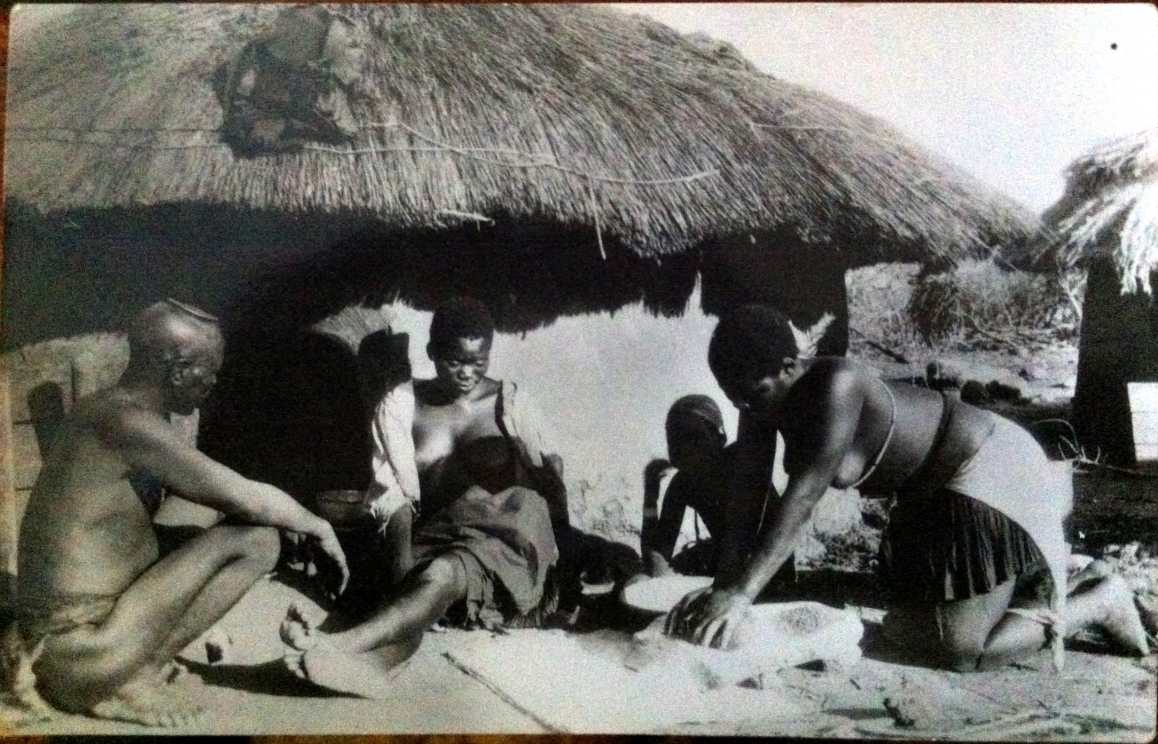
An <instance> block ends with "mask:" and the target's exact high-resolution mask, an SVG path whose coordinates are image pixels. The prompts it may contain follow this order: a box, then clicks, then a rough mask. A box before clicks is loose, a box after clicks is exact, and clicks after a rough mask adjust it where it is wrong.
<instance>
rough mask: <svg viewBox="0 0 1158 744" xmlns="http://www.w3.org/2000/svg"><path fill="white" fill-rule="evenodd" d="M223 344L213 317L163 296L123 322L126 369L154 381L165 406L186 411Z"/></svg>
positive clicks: (213, 370) (204, 386)
mask: <svg viewBox="0 0 1158 744" xmlns="http://www.w3.org/2000/svg"><path fill="white" fill-rule="evenodd" d="M224 346H225V344H224V341H223V339H222V336H221V329H220V328H219V327H218V324H217V318H215V317H214V316H212V315H210V314H209V313H207V312H205V311H204V310H200V309H198V308H196V307H193V306H192V305H186V304H184V303H182V302H177V301H176V300H164V301H162V302H158V303H156V304H153V305H150V306H149V307H147V308H145V309H144V310H142V311H141V313H140V314H139V315H138V316H137V317H136V318H135V319H134V320H133V323H132V325H131V326H130V327H129V369H128V371H126V375H127V377H129V378H130V379H137V380H143V381H149V384H154V385H158V386H160V388H161V389H162V391H163V393H164V400H165V407H166V408H167V409H168V410H171V411H176V412H179V413H185V414H188V413H191V412H192V410H193V409H194V408H196V407H197V406H198V405H200V404H201V402H202V401H203V400H204V399H205V396H207V395H208V394H209V391H210V390H211V389H212V388H213V385H214V384H215V383H216V381H217V372H218V370H219V369H220V368H221V361H222V354H223V352H224Z"/></svg>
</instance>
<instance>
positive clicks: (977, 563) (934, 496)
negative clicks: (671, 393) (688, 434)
mask: <svg viewBox="0 0 1158 744" xmlns="http://www.w3.org/2000/svg"><path fill="white" fill-rule="evenodd" d="M708 361H709V364H710V366H711V368H712V372H713V374H714V375H715V376H716V379H717V381H718V382H719V384H720V387H721V388H722V389H723V390H724V392H725V393H726V394H727V396H728V398H729V399H730V400H731V401H732V402H733V403H734V404H735V405H736V406H737V407H738V408H739V409H740V410H741V411H743V412H746V413H747V415H748V416H749V417H750V420H752V421H754V422H758V423H759V424H760V425H761V426H763V427H765V428H766V429H768V430H778V431H779V432H780V434H781V435H782V437H783V439H784V442H785V448H786V449H785V457H784V466H785V470H786V471H787V473H788V477H789V481H788V486H787V489H786V491H785V493H784V495H783V498H782V500H781V501H780V504H779V508H778V509H777V510H776V511H775V514H774V515H773V516H772V519H771V526H770V529H768V530H767V532H766V533H765V534H764V536H763V537H762V539H761V541H760V544H759V546H758V548H757V550H756V551H755V553H754V554H753V555H752V556H751V557H750V558H749V559H748V560H747V561H746V563H745V565H744V567H743V569H742V570H741V571H740V572H739V573H738V575H736V576H735V577H729V578H725V579H723V580H721V579H717V581H716V583H715V585H714V586H712V587H711V588H709V589H706V590H703V591H700V592H695V593H692V594H689V595H688V596H687V597H685V598H684V599H683V600H681V602H680V603H679V604H678V605H677V606H676V608H675V609H674V610H673V611H672V612H671V614H670V615H669V618H668V621H667V630H668V632H669V633H672V634H674V635H678V636H681V637H685V638H688V639H689V640H692V641H694V642H697V643H701V644H710V645H714V646H720V647H724V646H727V645H728V644H730V643H731V641H732V639H733V637H734V635H735V632H736V629H737V627H738V626H739V625H740V624H741V623H742V622H743V619H744V617H745V614H746V612H747V610H748V608H749V606H750V605H751V603H752V600H753V598H754V597H755V596H756V595H757V594H758V593H759V592H760V590H761V588H762V587H763V586H764V585H765V584H766V583H767V582H768V581H769V579H770V578H771V577H772V576H773V575H774V574H775V573H776V571H777V570H778V569H779V568H780V566H781V564H783V563H784V561H785V559H786V558H787V556H788V555H789V553H790V552H791V551H792V549H793V545H794V543H795V541H796V538H797V536H798V533H799V532H800V529H801V526H802V525H803V524H804V522H805V521H806V519H807V518H808V516H809V514H810V512H811V510H812V508H813V506H814V505H815V504H816V502H817V501H818V500H819V498H820V496H821V495H822V494H823V493H824V490H825V489H826V488H827V487H829V486H830V485H831V486H834V487H837V488H845V487H852V486H856V487H858V488H859V489H860V490H861V491H862V493H896V495H897V500H896V506H895V507H894V509H893V510H892V514H891V516H890V525H889V527H888V530H887V532H886V535H885V538H884V540H883V546H882V557H883V561H884V564H885V575H886V579H887V584H888V586H889V591H890V597H889V612H888V614H887V616H886V619H885V628H884V629H885V633H886V636H889V637H893V638H896V639H897V640H898V641H900V642H902V643H903V644H904V645H905V646H906V647H907V648H909V649H914V648H916V649H919V650H920V651H921V652H923V653H924V655H925V657H926V658H927V660H928V662H929V663H932V664H936V665H940V666H947V667H950V668H953V669H956V670H959V671H972V670H978V669H987V668H991V667H994V666H997V665H1002V664H1005V663H1008V662H1011V661H1014V660H1017V659H1021V658H1024V657H1026V656H1029V655H1033V654H1035V653H1036V652H1038V651H1039V650H1041V649H1043V648H1045V647H1047V646H1049V645H1053V647H1054V653H1055V663H1056V664H1057V665H1059V666H1060V663H1061V659H1060V653H1061V644H1060V640H1061V638H1062V637H1063V636H1065V635H1068V634H1072V633H1074V632H1077V631H1078V630H1081V629H1083V628H1086V627H1089V626H1096V627H1099V628H1101V629H1102V630H1103V631H1105V632H1107V633H1108V634H1109V636H1110V637H1111V638H1113V639H1114V640H1115V641H1116V642H1117V643H1118V644H1119V645H1120V646H1121V647H1122V648H1123V650H1125V651H1127V652H1129V653H1133V654H1145V653H1146V652H1147V650H1148V649H1147V639H1146V635H1145V631H1144V629H1143V627H1142V625H1141V622H1140V619H1139V616H1138V612H1137V609H1136V607H1135V606H1134V602H1133V596H1132V593H1131V592H1130V590H1129V589H1128V588H1127V586H1126V585H1125V583H1124V582H1123V581H1122V580H1121V579H1120V578H1119V577H1114V576H1111V577H1105V578H1098V579H1096V580H1095V581H1094V582H1091V583H1089V584H1086V585H1085V586H1082V587H1078V588H1077V589H1076V591H1075V593H1074V594H1073V595H1072V596H1070V597H1069V598H1068V602H1067V601H1066V596H1065V595H1066V591H1067V590H1066V577H1065V563H1066V557H1067V554H1068V546H1067V545H1066V543H1065V541H1064V538H1063V533H1062V520H1063V518H1064V517H1065V515H1066V513H1067V512H1068V509H1069V506H1070V495H1069V491H1067V490H1066V489H1067V486H1068V483H1064V482H1061V480H1060V479H1059V478H1058V477H1056V474H1057V473H1058V472H1059V471H1060V468H1057V467H1054V466H1053V464H1051V463H1050V462H1049V460H1048V459H1047V457H1046V455H1045V453H1044V452H1043V451H1042V449H1041V447H1040V446H1039V445H1038V444H1037V442H1036V441H1035V440H1034V439H1033V438H1032V437H1031V436H1030V435H1029V433H1028V432H1026V431H1024V430H1023V429H1021V428H1020V427H1018V426H1017V425H1015V424H1014V423H1012V422H1010V421H1008V420H1006V419H1004V418H1001V417H1000V416H997V415H995V414H993V413H991V412H988V411H984V410H981V409H978V408H974V407H972V406H969V405H966V404H963V403H960V402H959V401H958V400H957V399H956V398H954V397H953V396H951V395H950V394H940V393H936V392H933V391H930V390H927V389H924V388H919V387H916V386H910V385H905V384H893V383H887V382H884V381H883V380H881V379H880V377H879V376H877V375H876V374H874V373H873V372H871V371H870V370H868V369H867V368H865V367H863V366H861V365H859V364H857V363H855V362H853V361H850V360H846V359H841V358H825V357H821V358H816V359H807V360H806V359H800V358H798V351H797V348H796V342H795V341H794V339H793V334H792V333H791V330H790V328H789V327H788V322H787V320H786V319H785V317H784V316H783V315H781V314H780V313H779V312H777V311H776V310H774V309H771V308H767V307H762V306H756V305H750V306H744V307H742V308H739V309H738V310H737V311H735V312H733V313H732V314H731V315H729V316H728V317H726V318H724V319H723V320H721V321H720V323H719V325H718V326H717V328H716V330H715V332H714V334H713V336H712V340H711V343H710V346H709V350H708ZM724 539H725V541H727V540H729V539H731V538H730V535H725V536H724ZM1043 571H1044V572H1047V573H1048V575H1049V576H1050V578H1051V581H1052V598H1051V601H1050V602H1049V603H1048V606H1046V603H1045V602H1043V601H1042V600H1041V599H1039V598H1038V597H1037V596H1036V594H1035V592H1033V591H1032V588H1033V587H1032V586H1031V584H1032V583H1033V582H1032V579H1033V578H1034V577H1035V576H1041V574H1042V573H1043Z"/></svg>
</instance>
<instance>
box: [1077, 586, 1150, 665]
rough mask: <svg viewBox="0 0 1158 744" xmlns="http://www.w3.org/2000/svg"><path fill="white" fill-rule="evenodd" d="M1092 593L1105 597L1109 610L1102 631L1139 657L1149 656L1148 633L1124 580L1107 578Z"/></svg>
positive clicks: (1106, 612) (1103, 619)
mask: <svg viewBox="0 0 1158 744" xmlns="http://www.w3.org/2000/svg"><path fill="white" fill-rule="evenodd" d="M1091 591H1092V592H1095V593H1097V594H1100V595H1101V597H1100V600H1101V604H1102V607H1104V608H1105V615H1104V616H1103V618H1102V620H1101V622H1100V623H1098V625H1099V627H1101V628H1102V630H1104V631H1105V632H1106V633H1107V634H1108V635H1109V636H1110V637H1111V638H1112V639H1114V640H1115V641H1116V642H1117V643H1119V644H1120V645H1121V646H1122V647H1123V648H1124V649H1125V650H1127V651H1129V652H1130V653H1133V654H1136V655H1138V656H1145V655H1146V654H1147V653H1149V652H1150V646H1149V644H1148V643H1147V640H1146V629H1145V628H1144V627H1142V618H1141V617H1140V616H1139V614H1138V608H1137V607H1135V606H1134V593H1133V592H1131V591H1130V587H1129V586H1127V585H1126V582H1125V581H1124V580H1123V579H1122V577H1121V576H1107V577H1106V578H1104V579H1102V580H1101V581H1100V582H1099V583H1098V585H1097V586H1096V587H1094V588H1093V589H1092V590H1091Z"/></svg>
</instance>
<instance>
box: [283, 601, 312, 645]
mask: <svg viewBox="0 0 1158 744" xmlns="http://www.w3.org/2000/svg"><path fill="white" fill-rule="evenodd" d="M278 635H280V636H281V642H282V643H284V644H285V645H287V646H289V647H290V648H292V649H296V650H298V651H308V650H309V649H311V648H313V647H314V644H315V643H317V642H318V637H319V636H318V633H317V631H315V630H314V627H313V625H312V624H311V623H310V621H309V620H307V619H306V617H305V615H303V614H302V611H301V610H300V609H299V608H298V606H297V605H296V604H292V605H290V606H289V609H288V610H286V613H285V619H284V620H282V621H281V627H280V628H279V629H278Z"/></svg>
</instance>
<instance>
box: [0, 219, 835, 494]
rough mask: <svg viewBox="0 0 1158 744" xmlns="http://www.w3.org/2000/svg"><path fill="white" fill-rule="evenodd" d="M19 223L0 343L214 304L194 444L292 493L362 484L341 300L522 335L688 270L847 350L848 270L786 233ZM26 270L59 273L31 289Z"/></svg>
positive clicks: (672, 308) (362, 438) (682, 293)
mask: <svg viewBox="0 0 1158 744" xmlns="http://www.w3.org/2000/svg"><path fill="white" fill-rule="evenodd" d="M13 220H20V221H22V224H21V226H20V229H19V230H18V231H15V232H10V233H9V234H13V235H19V236H20V240H21V245H20V246H13V247H12V250H10V252H9V253H8V262H7V265H6V267H5V268H6V270H7V271H8V275H9V277H10V278H11V280H12V281H13V282H14V284H19V285H20V286H21V290H22V291H21V292H20V293H18V294H17V295H14V296H13V297H11V298H10V299H12V300H14V301H13V302H11V303H7V302H6V303H5V309H4V312H5V318H4V320H5V325H6V332H7V333H6V344H12V345H19V344H21V343H28V342H32V341H36V340H41V339H45V338H53V337H61V336H68V335H73V334H77V333H82V332H92V331H96V330H117V329H120V328H123V327H124V324H125V321H126V320H127V319H128V318H129V317H130V316H131V315H132V313H133V312H135V311H137V310H138V309H139V308H140V307H143V306H144V305H147V304H148V303H150V302H153V301H155V300H156V299H158V298H159V297H165V296H172V297H175V298H178V299H182V300H184V301H188V302H192V303H194V304H197V305H200V306H202V307H204V308H205V309H207V310H209V311H211V312H215V313H218V314H220V315H221V317H222V320H223V326H224V329H225V334H226V340H227V354H226V363H225V367H224V368H223V370H222V372H221V375H220V376H219V379H220V382H219V384H218V388H217V390H216V392H215V394H214V395H213V396H212V398H211V399H210V401H209V402H208V404H207V405H206V407H205V410H204V411H203V417H202V429H201V445H202V447H203V448H204V449H205V451H206V452H207V453H208V454H210V455H211V456H213V457H215V458H218V459H220V460H221V461H223V462H225V463H226V464H229V465H231V466H233V467H236V468H238V469H239V470H241V471H242V472H246V473H248V474H251V475H252V476H253V477H256V478H259V479H263V480H267V481H269V482H272V483H274V484H276V485H278V486H280V487H282V488H284V489H286V490H287V491H289V492H291V493H294V494H296V495H299V496H301V497H305V496H308V495H309V494H313V493H316V492H318V491H321V490H327V489H336V488H360V487H362V486H363V485H364V484H365V483H366V481H367V480H368V477H369V472H368V463H369V442H368V440H367V434H366V423H365V415H366V412H365V402H364V400H363V398H364V395H363V393H362V392H361V390H360V380H359V372H358V359H357V355H356V351H357V349H356V347H355V346H353V345H351V344H350V343H349V342H348V341H347V342H345V343H344V342H343V341H342V340H340V339H338V338H335V337H334V336H331V335H326V334H324V333H319V332H317V331H316V330H314V329H312V326H314V325H315V324H316V323H317V322H318V321H321V320H323V319H325V318H327V317H329V316H332V315H334V314H335V313H338V312H340V311H341V310H342V309H343V308H346V307H348V306H356V305H362V306H366V307H378V306H381V305H382V304H384V303H389V302H393V301H397V300H401V301H403V302H405V303H406V304H408V305H411V306H413V307H416V308H418V309H423V310H430V309H433V307H434V306H436V305H437V304H438V303H439V302H440V301H441V300H443V299H445V298H446V297H449V296H452V295H455V294H465V295H470V296H473V297H476V298H478V299H480V300H482V301H483V302H485V303H486V304H487V305H488V306H489V307H490V308H491V310H492V312H493V314H494V316H495V320H496V325H497V326H498V328H499V330H500V331H503V332H510V333H519V332H527V331H531V330H534V329H537V328H541V327H544V326H547V325H549V324H551V323H552V322H554V321H555V320H556V319H557V318H559V317H563V316H573V315H582V314H586V313H593V312H614V311H616V310H618V309H620V308H623V307H625V306H627V305H631V304H634V303H642V304H643V305H644V306H645V307H646V308H647V309H648V310H649V311H651V312H652V313H655V314H657V315H663V316H678V315H680V314H681V313H682V312H683V311H684V309H685V308H686V306H687V303H688V300H689V299H690V298H691V296H692V295H693V292H694V290H695V287H696V284H697V281H699V282H700V285H701V292H702V305H703V307H704V309H705V311H707V312H709V313H711V314H719V313H720V312H723V311H725V310H726V309H727V308H729V307H734V306H736V305H738V304H741V303H744V302H755V301H763V302H769V303H772V304H775V305H777V306H778V307H781V308H783V309H784V310H785V311H786V312H788V314H789V315H790V317H792V318H793V320H794V321H795V322H796V324H797V325H798V326H800V327H802V328H804V327H807V326H809V325H811V324H812V323H814V322H815V321H816V319H817V318H819V317H820V315H821V314H822V313H824V312H831V313H833V314H834V315H835V316H836V321H835V322H834V323H833V324H832V326H831V328H830V330H829V332H828V333H827V334H826V336H825V337H824V339H823V340H822V342H821V348H820V353H827V354H843V353H844V352H845V350H846V349H847V344H848V314H847V296H846V292H845V285H844V271H845V265H844V264H843V263H842V262H841V261H839V260H837V259H836V258H834V257H833V255H832V254H831V253H826V254H825V256H824V257H823V259H821V260H818V257H817V253H816V249H812V250H809V249H808V248H806V247H803V246H801V245H799V242H798V241H795V240H793V239H792V238H791V237H790V233H784V234H779V235H773V234H768V233H765V234H758V235H748V234H744V235H739V236H735V237H734V238H726V239H716V240H713V241H710V242H705V243H703V244H702V245H701V246H700V248H699V249H698V250H695V251H685V252H682V253H673V254H671V255H665V256H658V257H644V256H639V255H637V254H636V253H634V252H633V251H631V250H629V249H627V248H625V247H624V246H623V245H622V244H620V243H619V242H618V241H616V240H615V239H614V238H612V237H610V236H597V235H596V234H595V233H594V231H593V230H592V229H591V228H590V227H588V226H583V225H566V224H560V223H558V222H554V221H548V220H543V221H542V222H534V221H528V220H526V219H521V220H515V219H512V218H510V217H509V216H506V215H501V214H494V215H492V216H491V220H490V221H488V222H482V221H477V222H476V221H473V220H466V221H463V220H460V219H455V220H453V221H452V222H451V223H450V224H446V225H444V226H442V227H441V228H425V229H410V230H402V229H399V228H393V229H391V228H388V227H386V226H382V225H376V224H375V223H371V222H369V221H368V220H365V219H359V218H355V217H352V216H336V217H334V216H332V217H329V218H321V217H311V218H298V219H295V218H287V217H286V216H284V215H282V216H275V215H269V214H266V213H262V212H257V211H242V210H228V209H220V208H211V207H204V206H203V207H197V206H161V207H155V208H151V209H141V210H134V211H132V212H121V211H116V212H112V211H105V212H78V213H74V214H66V215H56V216H53V217H51V218H45V217H43V216H40V215H37V214H35V213H32V212H29V211H27V210H24V209H21V208H20V207H19V206H17V208H16V209H15V210H10V211H9V222H10V223H11V222H12V221H13ZM76 235H84V236H85V238H86V239H85V241H83V243H81V242H80V241H76V240H75V238H72V237H71V236H76ZM600 238H602V244H603V245H602V247H603V250H604V251H605V254H606V255H605V256H604V255H603V253H601V251H600ZM81 245H83V246H84V248H83V249H81V248H80V247H79V246H81ZM73 246H77V248H76V250H72V247H73ZM46 264H48V265H46ZM24 277H27V278H28V280H29V282H30V283H28V284H25V283H23V279H24ZM37 277H41V278H43V277H54V279H53V281H52V282H51V283H45V282H44V280H43V279H41V280H40V281H41V282H42V285H36V284H35V281H37V279H36V278H37ZM421 353H422V350H421V349H413V348H411V349H410V354H411V355H412V356H413V355H415V354H421Z"/></svg>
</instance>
